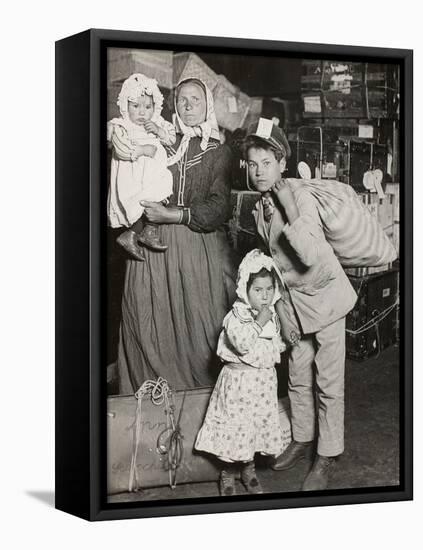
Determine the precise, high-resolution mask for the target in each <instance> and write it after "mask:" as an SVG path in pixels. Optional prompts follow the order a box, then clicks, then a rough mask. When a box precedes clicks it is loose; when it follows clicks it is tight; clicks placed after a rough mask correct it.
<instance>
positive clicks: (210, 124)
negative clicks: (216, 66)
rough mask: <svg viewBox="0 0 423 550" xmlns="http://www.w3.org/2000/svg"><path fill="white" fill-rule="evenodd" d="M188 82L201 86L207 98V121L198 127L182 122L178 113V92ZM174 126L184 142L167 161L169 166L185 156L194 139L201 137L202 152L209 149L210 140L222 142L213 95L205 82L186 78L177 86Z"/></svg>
mask: <svg viewBox="0 0 423 550" xmlns="http://www.w3.org/2000/svg"><path fill="white" fill-rule="evenodd" d="M186 82H193V83H194V84H197V85H198V86H200V88H201V89H202V90H203V91H204V94H205V96H206V120H205V121H204V122H202V123H201V124H199V125H198V126H187V125H186V124H184V123H183V122H182V119H181V117H180V116H179V113H178V107H177V97H178V94H177V90H178V88H180V87H181V86H182V84H185V83H186ZM173 124H174V126H175V128H176V132H177V133H179V134H182V140H181V143H180V144H179V147H178V150H177V151H176V153H175V154H174V155H173V156H171V157H169V159H168V161H167V164H168V166H171V165H172V164H175V163H176V162H178V161H179V160H180V159H181V158H182V157H183V156H184V154H185V151H186V150H187V148H188V145H189V141H190V139H191V138H193V137H201V143H200V148H201V150H202V151H205V150H206V149H207V145H208V143H209V139H210V138H214V139H217V140H218V141H220V138H219V126H218V124H217V120H216V114H215V112H214V101H213V95H212V93H211V91H210V90H209V88H208V87H207V86H206V84H204V82H202V81H201V80H200V79H199V78H185V79H184V80H181V81H180V82H179V83H178V85H177V86H176V90H175V114H174V115H173Z"/></svg>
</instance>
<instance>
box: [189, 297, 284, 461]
mask: <svg viewBox="0 0 423 550" xmlns="http://www.w3.org/2000/svg"><path fill="white" fill-rule="evenodd" d="M272 311H273V318H272V320H271V321H269V322H268V323H267V324H266V325H265V327H264V328H263V329H262V328H261V327H260V325H259V324H258V323H256V322H255V320H254V316H253V311H252V310H251V307H248V306H246V305H245V304H244V303H242V302H241V301H240V300H238V301H237V302H235V304H234V306H233V308H232V311H231V312H229V313H228V315H227V316H226V317H225V319H224V322H223V331H222V332H221V335H220V338H219V345H218V355H219V356H220V357H221V358H222V359H223V360H224V361H225V365H224V367H223V369H222V371H221V372H220V375H219V378H218V380H217V382H216V386H215V388H214V390H213V393H212V396H211V398H210V403H209V407H208V410H207V414H206V417H205V419H204V423H203V426H202V428H201V430H200V431H199V433H198V436H197V440H196V443H195V448H196V449H197V450H200V451H206V452H209V453H212V454H214V455H217V456H218V457H219V458H220V459H221V460H225V461H229V462H231V461H250V460H252V459H253V457H254V454H255V453H256V452H260V453H262V454H269V455H278V454H280V453H281V452H282V449H283V445H282V434H281V427H280V422H279V413H278V400H277V378H276V370H275V366H274V365H275V363H277V362H279V360H280V353H281V351H283V349H284V345H283V343H282V340H281V338H280V334H279V321H278V316H277V314H276V313H275V312H274V309H273V306H272Z"/></svg>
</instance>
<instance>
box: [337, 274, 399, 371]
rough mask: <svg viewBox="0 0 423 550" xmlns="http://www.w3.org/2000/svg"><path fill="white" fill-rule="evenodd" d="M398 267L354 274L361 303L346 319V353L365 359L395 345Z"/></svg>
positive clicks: (358, 358) (360, 359)
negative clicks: (366, 274)
mask: <svg viewBox="0 0 423 550" xmlns="http://www.w3.org/2000/svg"><path fill="white" fill-rule="evenodd" d="M398 277H399V273H398V269H396V268H393V269H391V270H389V271H385V272H384V273H377V274H374V275H369V276H365V277H350V278H349V279H350V282H351V284H352V285H353V287H354V289H355V291H356V292H357V295H358V299H357V303H356V305H355V307H354V309H353V310H352V311H350V313H349V314H348V315H347V318H346V352H347V356H348V357H350V358H351V359H355V360H358V361H362V360H364V359H367V358H368V357H371V356H372V355H376V354H378V353H379V352H380V351H382V350H383V349H385V348H387V347H388V346H390V345H392V344H395V343H396V342H397V338H398V327H397V323H398V308H399V303H398Z"/></svg>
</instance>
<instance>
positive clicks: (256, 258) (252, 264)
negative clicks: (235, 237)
mask: <svg viewBox="0 0 423 550" xmlns="http://www.w3.org/2000/svg"><path fill="white" fill-rule="evenodd" d="M263 267H264V268H266V269H267V271H269V272H270V271H274V272H275V274H276V285H275V294H274V296H273V301H272V305H274V304H275V303H276V302H277V301H278V300H279V298H280V297H281V294H280V290H279V282H280V280H279V276H278V270H277V268H276V266H275V262H274V261H273V259H272V258H270V256H266V254H263V252H262V251H261V250H259V249H258V248H255V249H254V250H251V252H249V253H248V254H247V255H246V256H245V257H244V259H243V260H242V262H241V264H240V266H239V269H238V280H237V288H236V293H237V296H238V298H239V299H240V300H241V301H242V302H243V303H244V304H246V305H247V306H249V305H250V302H249V301H248V293H247V283H248V279H249V278H250V275H251V273H258V272H259V271H260V270H261V269H263Z"/></svg>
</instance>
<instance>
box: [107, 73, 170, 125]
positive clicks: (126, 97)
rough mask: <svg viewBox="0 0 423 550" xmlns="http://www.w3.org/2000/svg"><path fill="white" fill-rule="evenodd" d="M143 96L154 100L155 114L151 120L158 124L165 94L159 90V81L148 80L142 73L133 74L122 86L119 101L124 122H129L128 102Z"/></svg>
mask: <svg viewBox="0 0 423 550" xmlns="http://www.w3.org/2000/svg"><path fill="white" fill-rule="evenodd" d="M143 95H149V96H151V97H152V98H153V103H154V113H153V116H152V117H151V120H152V121H153V122H156V121H157V120H158V119H159V117H160V115H161V112H162V108H163V94H162V93H161V91H160V90H159V87H158V85H157V80H155V79H154V78H148V77H147V76H145V75H143V74H141V73H136V74H132V75H131V76H130V77H129V78H127V79H126V80H125V82H124V83H123V84H122V89H121V91H120V94H119V97H118V100H117V105H118V107H119V109H120V114H121V115H122V118H123V119H124V120H126V121H129V115H128V101H134V102H135V101H136V100H137V99H138V98H139V97H140V96H143Z"/></svg>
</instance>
